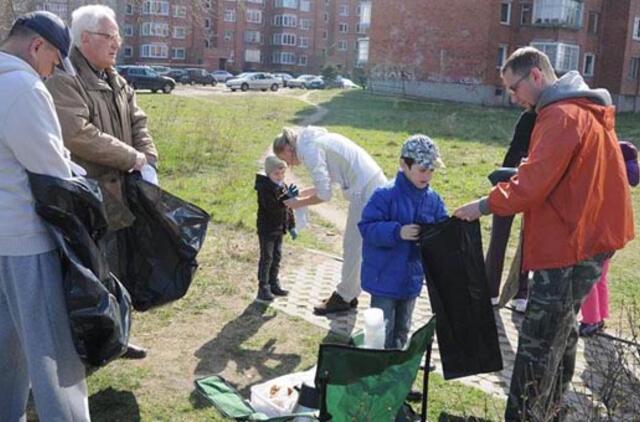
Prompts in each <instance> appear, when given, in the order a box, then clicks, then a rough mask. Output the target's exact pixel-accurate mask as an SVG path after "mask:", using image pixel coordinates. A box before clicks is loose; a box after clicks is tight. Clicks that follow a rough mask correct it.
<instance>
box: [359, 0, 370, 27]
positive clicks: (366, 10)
mask: <svg viewBox="0 0 640 422" xmlns="http://www.w3.org/2000/svg"><path fill="white" fill-rule="evenodd" d="M360 25H361V26H362V27H363V28H368V27H369V25H371V2H370V1H361V2H360Z"/></svg>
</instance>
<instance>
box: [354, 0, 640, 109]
mask: <svg viewBox="0 0 640 422" xmlns="http://www.w3.org/2000/svg"><path fill="white" fill-rule="evenodd" d="M363 4H367V5H368V7H370V8H371V15H370V16H371V17H370V28H369V37H368V39H365V40H366V41H367V42H366V43H364V44H363V47H368V52H367V51H365V50H366V49H365V48H361V51H360V53H359V55H360V60H361V62H363V63H366V69H367V71H368V73H369V76H370V80H371V82H372V87H373V89H374V90H378V91H382V92H395V93H403V94H406V95H415V96H424V97H431V98H440V99H449V100H456V101H467V102H474V103H482V104H494V105H497V104H508V103H509V97H508V95H507V93H506V91H505V90H504V89H503V87H502V84H501V80H500V75H499V69H500V67H501V65H502V64H503V63H504V61H505V60H506V58H507V57H508V55H509V54H511V53H512V52H513V51H514V50H515V49H517V48H519V47H521V46H525V45H532V46H534V47H536V48H539V49H540V50H542V51H544V52H545V53H547V54H548V55H549V57H550V59H551V61H552V64H553V65H554V67H555V69H556V70H557V71H558V73H560V74H562V73H565V72H567V71H570V70H578V71H580V72H581V73H582V74H583V75H584V77H585V79H586V81H587V83H589V84H590V85H592V86H597V87H604V88H607V89H609V90H610V91H611V93H612V94H613V97H614V101H615V103H616V105H617V107H618V109H619V110H637V109H639V108H640V100H639V99H638V92H639V91H638V88H639V83H640V82H639V73H640V54H639V53H640V0H483V1H482V2H479V1H467V0H422V1H417V0H406V1H403V2H396V1H392V0H373V1H365V2H363ZM407 40H411V42H407Z"/></svg>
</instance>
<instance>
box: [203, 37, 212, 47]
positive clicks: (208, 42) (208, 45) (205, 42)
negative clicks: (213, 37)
mask: <svg viewBox="0 0 640 422" xmlns="http://www.w3.org/2000/svg"><path fill="white" fill-rule="evenodd" d="M210 47H211V41H209V40H208V39H206V38H205V39H204V48H210Z"/></svg>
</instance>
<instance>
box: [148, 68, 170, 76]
mask: <svg viewBox="0 0 640 422" xmlns="http://www.w3.org/2000/svg"><path fill="white" fill-rule="evenodd" d="M151 69H153V70H155V71H156V73H157V74H158V75H163V76H166V75H167V73H168V72H169V71H170V70H171V68H170V67H167V66H151Z"/></svg>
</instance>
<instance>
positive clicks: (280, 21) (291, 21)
mask: <svg viewBox="0 0 640 422" xmlns="http://www.w3.org/2000/svg"><path fill="white" fill-rule="evenodd" d="M273 25H274V26H285V27H289V28H295V27H296V26H298V17H297V16H296V15H275V16H274V17H273Z"/></svg>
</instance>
